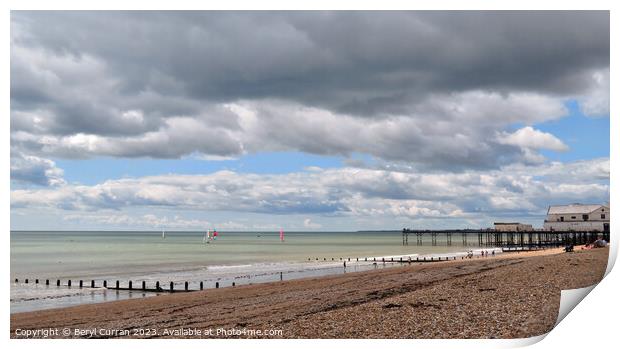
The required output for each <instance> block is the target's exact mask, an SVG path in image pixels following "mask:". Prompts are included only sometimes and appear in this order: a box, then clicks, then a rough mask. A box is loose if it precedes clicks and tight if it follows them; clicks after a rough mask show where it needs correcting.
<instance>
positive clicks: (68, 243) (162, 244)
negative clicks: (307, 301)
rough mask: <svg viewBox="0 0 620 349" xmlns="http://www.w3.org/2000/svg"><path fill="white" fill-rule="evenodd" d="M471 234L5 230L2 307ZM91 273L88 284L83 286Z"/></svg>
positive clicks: (329, 266) (52, 303) (257, 277)
mask: <svg viewBox="0 0 620 349" xmlns="http://www.w3.org/2000/svg"><path fill="white" fill-rule="evenodd" d="M412 238H413V240H414V241H413V242H412V241H411V240H412ZM476 239H477V237H476V236H473V235H472V236H470V237H469V243H470V244H471V245H464V244H463V243H462V239H461V236H460V235H459V236H456V235H455V236H453V240H452V245H447V243H446V241H445V239H443V240H442V239H441V238H438V239H437V246H433V245H432V243H431V237H430V235H429V236H425V237H424V240H423V243H422V245H418V244H416V241H415V236H410V238H409V245H406V246H403V244H402V235H401V232H398V231H364V232H327V231H322V232H285V235H284V241H281V240H280V233H279V232H250V231H247V232H219V235H218V236H217V237H216V238H215V239H214V240H210V239H208V238H206V237H205V232H204V231H166V232H165V234H162V231H12V232H11V270H10V272H11V281H10V282H11V313H17V312H26V311H34V310H42V309H51V308H62V307H68V306H73V305H80V304H87V303H99V302H107V301H114V300H121V299H134V298H144V297H151V296H157V295H160V294H162V293H157V292H142V291H140V290H132V291H128V290H115V289H114V285H115V282H116V280H119V282H120V284H121V288H123V287H127V285H128V281H129V280H131V281H132V282H133V287H134V288H140V287H141V284H142V281H145V282H146V283H147V288H154V285H155V283H156V282H157V281H159V282H160V284H161V287H162V288H168V287H169V284H170V282H172V283H173V284H174V289H176V290H180V289H183V288H184V284H185V282H188V283H189V288H190V289H194V290H195V289H198V288H199V284H200V282H202V283H203V286H204V288H214V287H216V283H217V284H218V286H219V287H231V286H232V285H233V283H234V284H235V285H244V284H254V283H263V282H273V281H280V280H291V279H299V278H308V277H317V276H323V275H334V274H342V273H349V272H356V271H363V270H371V269H377V268H389V267H398V266H400V264H399V263H382V262H376V263H375V260H377V261H381V260H382V258H386V259H389V258H394V259H395V260H398V259H399V258H400V257H403V258H404V259H405V260H407V258H408V257H412V258H413V259H415V258H416V257H418V258H420V259H421V258H422V257H427V258H430V257H434V258H437V257H440V256H442V257H444V256H451V257H459V258H460V257H461V256H465V255H467V253H468V251H473V252H475V253H479V252H480V251H482V250H483V249H481V248H479V247H478V245H477V244H475V245H474V242H477V240H476ZM487 250H489V251H491V250H495V253H501V249H493V248H488V249H487ZM489 253H491V252H489ZM345 262H346V266H345ZM16 279H17V282H16V281H15V280H16ZM26 279H28V283H26V282H25V280H26ZM37 279H38V280H39V283H36V282H35V280H37ZM45 280H49V283H50V284H49V285H46V284H45ZM56 280H61V286H60V287H58V286H56ZM68 280H71V281H72V285H71V287H68V286H67V281H68ZM79 280H83V282H84V287H82V288H80V287H79V286H78V285H79ZM91 280H95V284H96V286H97V287H95V288H90V287H88V286H90V283H91ZM103 280H107V283H108V288H103V287H101V286H102V284H103Z"/></svg>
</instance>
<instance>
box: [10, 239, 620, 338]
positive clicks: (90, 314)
mask: <svg viewBox="0 0 620 349" xmlns="http://www.w3.org/2000/svg"><path fill="white" fill-rule="evenodd" d="M608 253H609V249H608V248H603V249H595V250H580V249H579V248H576V251H575V252H574V253H563V252H562V251H561V249H550V250H544V251H537V252H521V253H509V254H503V255H501V256H497V257H487V258H475V259H472V260H465V261H460V260H459V261H451V262H440V263H427V264H421V263H420V264H415V265H410V266H407V265H406V266H402V267H396V268H388V269H381V270H373V271H366V272H358V273H348V274H345V275H338V276H327V277H321V278H312V279H301V280H291V281H284V282H274V283H268V284H256V285H247V286H239V287H234V288H221V289H211V290H206V291H200V292H192V293H179V294H171V295H162V296H157V297H150V298H145V299H135V300H125V301H116V302H108V303H100V304H89V305H81V306H76V307H70V308H64V309H52V310H42V311H36V312H29V313H18V314H12V315H11V334H10V335H11V337H12V338H23V337H20V336H18V335H17V334H16V333H17V332H16V331H17V330H20V331H23V330H24V329H31V330H36V329H50V328H51V329H58V334H54V333H53V332H52V335H51V336H50V337H53V338H67V336H65V335H64V334H63V333H62V331H63V329H69V332H70V335H69V336H68V337H70V338H84V337H86V338H93V337H94V338H116V337H126V338H214V337H216V338H222V337H223V338H230V337H233V338H245V337H257V338H520V337H530V336H536V335H540V334H543V333H545V332H548V331H550V330H551V329H552V328H553V325H554V324H555V321H556V319H557V314H558V309H559V302H560V290H561V289H572V288H580V287H586V286H590V285H592V284H595V283H597V282H598V281H600V280H601V278H602V276H603V274H604V271H605V268H606V265H607V256H608ZM75 329H79V330H85V332H75ZM223 330H227V331H228V332H222V331H223ZM231 330H236V332H233V331H231ZM257 330H261V331H264V333H258V332H257ZM65 331H66V330H65ZM86 331H90V332H86ZM244 331H245V332H244ZM36 337H43V335H41V334H39V335H38V336H36Z"/></svg>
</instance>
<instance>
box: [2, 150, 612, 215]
mask: <svg viewBox="0 0 620 349" xmlns="http://www.w3.org/2000/svg"><path fill="white" fill-rule="evenodd" d="M608 165H609V160H608V159H596V160H592V161H587V162H583V161H582V162H576V163H570V164H566V165H565V164H561V163H553V164H545V165H537V166H524V165H512V166H508V167H505V168H503V169H502V170H495V171H468V172H466V173H459V174H457V173H432V174H419V173H406V172H389V171H384V170H373V169H356V168H342V169H326V170H323V171H321V172H298V173H289V174H279V175H258V174H242V173H235V172H231V171H220V172H216V173H213V174H210V175H165V176H152V177H142V178H133V179H120V180H109V181H106V182H104V183H101V184H97V185H93V186H81V185H80V186H78V185H65V186H62V187H59V188H57V189H20V190H13V191H12V192H11V205H12V208H13V210H17V211H19V210H20V209H29V208H42V209H48V210H60V211H67V212H68V211H82V212H97V211H100V210H109V211H118V212H122V211H123V210H126V209H132V208H145V209H158V210H159V209H164V210H170V211H175V210H192V211H202V212H217V211H232V212H246V213H258V214H272V215H273V214H275V215H284V214H286V215H295V214H302V215H316V216H323V217H339V216H340V217H384V218H385V217H405V218H422V217H427V218H463V217H472V218H473V217H476V216H479V215H480V214H488V215H502V214H507V213H514V214H521V215H529V214H538V215H540V214H541V212H544V210H545V208H546V207H547V205H549V204H552V203H561V202H604V201H606V200H608V198H609V184H608V179H606V177H605V176H608V174H609V168H608ZM575 177H576V178H575ZM306 218H308V219H310V218H309V217H306ZM307 224H310V225H312V224H315V223H314V222H312V221H308V222H307Z"/></svg>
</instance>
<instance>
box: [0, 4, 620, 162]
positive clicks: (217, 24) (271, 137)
mask: <svg viewBox="0 0 620 349" xmlns="http://www.w3.org/2000/svg"><path fill="white" fill-rule="evenodd" d="M11 17H12V18H11V103H12V105H11V109H12V113H11V119H12V135H13V139H12V140H13V146H14V147H19V146H21V145H23V146H27V147H28V148H27V149H28V150H30V151H33V152H35V153H36V154H38V155H41V156H67V157H80V156H86V157H87V156H94V155H111V156H118V157H135V156H150V157H156V158H157V157H180V156H183V155H187V154H191V153H194V152H199V153H203V154H206V155H218V156H237V155H240V154H243V153H245V152H254V151H273V150H291V149H292V150H299V151H304V152H311V153H316V154H332V155H333V154H338V155H345V156H347V155H349V154H351V153H354V152H362V153H368V154H371V155H374V156H376V157H379V158H382V159H385V160H394V161H409V162H414V163H420V164H424V165H425V166H429V167H433V168H446V169H450V168H469V167H474V168H480V167H494V166H497V165H498V164H501V163H505V162H506V161H512V160H514V159H515V158H519V157H522V158H523V159H526V158H527V159H526V160H527V161H533V160H535V159H538V158H537V156H536V154H535V152H533V151H532V147H528V145H527V144H517V145H515V144H507V143H506V142H501V141H497V139H496V137H497V135H498V134H500V132H502V131H505V130H506V127H507V126H508V125H511V124H514V123H525V124H533V123H535V122H540V121H545V120H549V119H555V118H559V117H561V116H562V115H563V114H564V113H565V110H564V109H563V102H564V101H565V100H566V99H567V98H577V99H579V98H584V99H587V98H590V97H589V96H594V97H591V98H590V99H592V100H593V102H592V103H591V105H592V107H591V108H589V109H592V110H595V111H598V110H600V109H601V108H602V110H603V112H604V111H605V102H606V101H607V100H608V97H607V99H605V96H606V93H607V94H608V90H605V86H604V84H603V85H602V88H601V86H599V85H600V84H601V83H600V81H603V82H605V81H608V80H605V79H606V76H607V75H608V68H609V14H608V12H553V11H545V12H451V11H448V12H80V11H72V12H58V11H56V12H22V11H14V12H12V14H11ZM593 76H594V77H601V78H600V79H599V78H593ZM607 79H608V78H607ZM607 83H608V82H607ZM601 91H602V92H601ZM601 95H602V96H603V97H600V96H601ZM229 104H230V105H233V106H232V107H230V106H229ZM240 107H241V109H244V108H245V109H247V110H245V112H246V114H253V116H251V117H249V116H247V115H246V116H244V115H242V114H240V113H239V112H238V111H239V108H240ZM308 108H310V109H311V110H310V111H308V110H307V109H308ZM231 110H232V111H231ZM242 111H243V110H242ZM300 115H301V116H300ZM249 120H253V121H254V124H250V123H249ZM18 132H21V133H20V134H19V135H17V133H18ZM42 136H47V138H45V143H44V144H43V143H41V141H40V139H41V137H42ZM209 139H217V140H218V141H217V142H212V141H208V140H209ZM534 150H535V149H534Z"/></svg>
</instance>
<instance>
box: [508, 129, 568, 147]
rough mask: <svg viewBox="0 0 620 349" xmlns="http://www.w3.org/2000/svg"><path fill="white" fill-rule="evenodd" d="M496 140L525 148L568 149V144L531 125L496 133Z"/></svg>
mask: <svg viewBox="0 0 620 349" xmlns="http://www.w3.org/2000/svg"><path fill="white" fill-rule="evenodd" d="M498 142H499V143H500V144H509V145H514V146H517V147H520V148H527V149H548V150H555V151H567V150H568V146H567V145H566V144H564V143H563V142H562V141H561V140H559V139H558V138H557V137H555V136H554V135H552V134H551V133H547V132H542V131H539V130H536V129H534V128H532V127H531V126H526V127H523V128H521V129H518V130H516V131H515V132H513V133H507V132H502V133H501V134H499V135H498Z"/></svg>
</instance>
